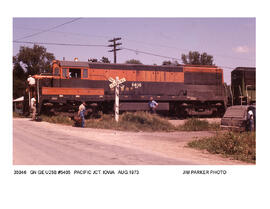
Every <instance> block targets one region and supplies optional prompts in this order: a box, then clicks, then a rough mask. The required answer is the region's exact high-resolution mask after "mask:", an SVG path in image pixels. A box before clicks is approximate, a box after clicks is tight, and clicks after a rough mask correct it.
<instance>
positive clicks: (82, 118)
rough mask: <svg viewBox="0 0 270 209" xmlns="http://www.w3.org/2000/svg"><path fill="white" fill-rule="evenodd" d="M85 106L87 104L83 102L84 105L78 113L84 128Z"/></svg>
mask: <svg viewBox="0 0 270 209" xmlns="http://www.w3.org/2000/svg"><path fill="white" fill-rule="evenodd" d="M85 106H86V103H85V102H82V104H81V105H80V106H79V111H78V116H79V117H80V118H81V120H82V128H83V127H84V112H85Z"/></svg>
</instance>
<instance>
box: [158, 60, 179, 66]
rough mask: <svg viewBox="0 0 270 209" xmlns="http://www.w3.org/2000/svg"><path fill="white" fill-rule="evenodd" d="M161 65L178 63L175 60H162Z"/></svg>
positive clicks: (177, 64)
mask: <svg viewBox="0 0 270 209" xmlns="http://www.w3.org/2000/svg"><path fill="white" fill-rule="evenodd" d="M162 65H171V66H179V65H180V64H179V63H178V62H177V61H176V60H175V61H173V62H171V61H170V60H165V61H163V62H162Z"/></svg>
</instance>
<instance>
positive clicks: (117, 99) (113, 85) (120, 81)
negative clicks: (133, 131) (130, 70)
mask: <svg viewBox="0 0 270 209" xmlns="http://www.w3.org/2000/svg"><path fill="white" fill-rule="evenodd" d="M108 80H109V81H110V82H111V84H110V85H109V86H110V88H111V89H112V88H114V87H116V88H115V120H116V121H117V122H118V120H119V85H120V84H122V83H124V82H125V81H126V79H125V78H122V79H120V80H119V77H118V76H117V77H116V78H115V80H114V79H113V78H111V77H110V78H109V79H108Z"/></svg>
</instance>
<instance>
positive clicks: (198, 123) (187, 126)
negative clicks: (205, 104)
mask: <svg viewBox="0 0 270 209" xmlns="http://www.w3.org/2000/svg"><path fill="white" fill-rule="evenodd" d="M177 129H178V130H179V131H213V130H215V131H217V130H219V129H220V125H219V124H218V123H214V124H210V123H208V121H206V120H199V119H197V118H191V119H188V120H187V121H186V122H185V123H184V125H179V126H178V127H177Z"/></svg>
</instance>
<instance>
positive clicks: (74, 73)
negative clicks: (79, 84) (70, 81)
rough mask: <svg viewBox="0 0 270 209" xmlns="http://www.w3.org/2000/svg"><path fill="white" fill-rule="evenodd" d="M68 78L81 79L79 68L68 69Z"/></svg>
mask: <svg viewBox="0 0 270 209" xmlns="http://www.w3.org/2000/svg"><path fill="white" fill-rule="evenodd" d="M69 77H70V78H81V69H80V68H70V69H69Z"/></svg>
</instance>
